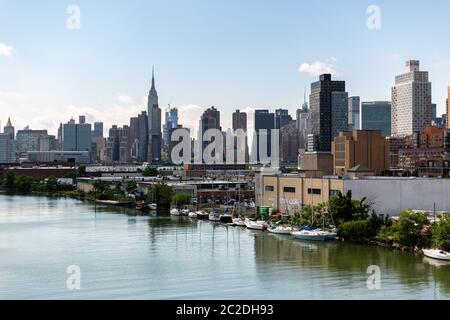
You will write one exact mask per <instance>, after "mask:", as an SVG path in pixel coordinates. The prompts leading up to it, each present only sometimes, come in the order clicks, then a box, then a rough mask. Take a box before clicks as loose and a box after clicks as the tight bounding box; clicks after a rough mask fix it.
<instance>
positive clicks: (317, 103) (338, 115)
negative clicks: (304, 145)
mask: <svg viewBox="0 0 450 320" xmlns="http://www.w3.org/2000/svg"><path fill="white" fill-rule="evenodd" d="M309 105H310V109H309V118H308V143H309V142H310V141H311V142H312V143H309V145H310V146H309V147H308V151H311V152H312V151H323V152H330V151H331V141H332V139H333V138H334V137H335V136H336V135H337V134H338V133H339V132H340V131H346V130H347V126H348V94H347V93H346V92H345V81H332V80H331V74H323V75H321V76H320V78H319V81H317V82H314V83H312V84H311V95H310V98H309ZM311 147H313V148H314V149H315V150H310V148H311Z"/></svg>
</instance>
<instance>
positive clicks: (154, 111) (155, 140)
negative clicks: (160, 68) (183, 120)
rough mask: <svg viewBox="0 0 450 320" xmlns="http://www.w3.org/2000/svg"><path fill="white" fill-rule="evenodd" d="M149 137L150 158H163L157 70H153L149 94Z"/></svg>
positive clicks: (156, 160)
mask: <svg viewBox="0 0 450 320" xmlns="http://www.w3.org/2000/svg"><path fill="white" fill-rule="evenodd" d="M147 113H148V138H149V160H150V161H151V162H159V161H160V160H161V142H162V133H161V109H160V108H159V104H158V93H157V92H156V88H155V72H154V70H153V71H152V88H151V89H150V93H149V94H148V106H147Z"/></svg>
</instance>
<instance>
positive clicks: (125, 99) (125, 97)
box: [118, 94, 134, 105]
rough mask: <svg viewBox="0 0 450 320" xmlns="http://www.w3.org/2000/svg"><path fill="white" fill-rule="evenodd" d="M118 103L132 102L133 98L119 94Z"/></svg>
mask: <svg viewBox="0 0 450 320" xmlns="http://www.w3.org/2000/svg"><path fill="white" fill-rule="evenodd" d="M118 100H119V103H121V104H128V105H129V104H134V99H133V98H132V97H130V96H127V95H126V94H121V95H120V96H119V97H118Z"/></svg>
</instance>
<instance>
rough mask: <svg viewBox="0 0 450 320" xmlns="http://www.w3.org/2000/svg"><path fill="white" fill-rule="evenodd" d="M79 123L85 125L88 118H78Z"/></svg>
mask: <svg viewBox="0 0 450 320" xmlns="http://www.w3.org/2000/svg"><path fill="white" fill-rule="evenodd" d="M78 122H79V123H80V124H85V123H86V116H79V117H78Z"/></svg>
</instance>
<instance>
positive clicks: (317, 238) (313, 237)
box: [291, 232, 327, 241]
mask: <svg viewBox="0 0 450 320" xmlns="http://www.w3.org/2000/svg"><path fill="white" fill-rule="evenodd" d="M291 234H292V236H293V237H294V238H295V239H299V240H307V241H325V240H326V239H327V236H325V235H320V234H302V233H296V232H293V233H291Z"/></svg>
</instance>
